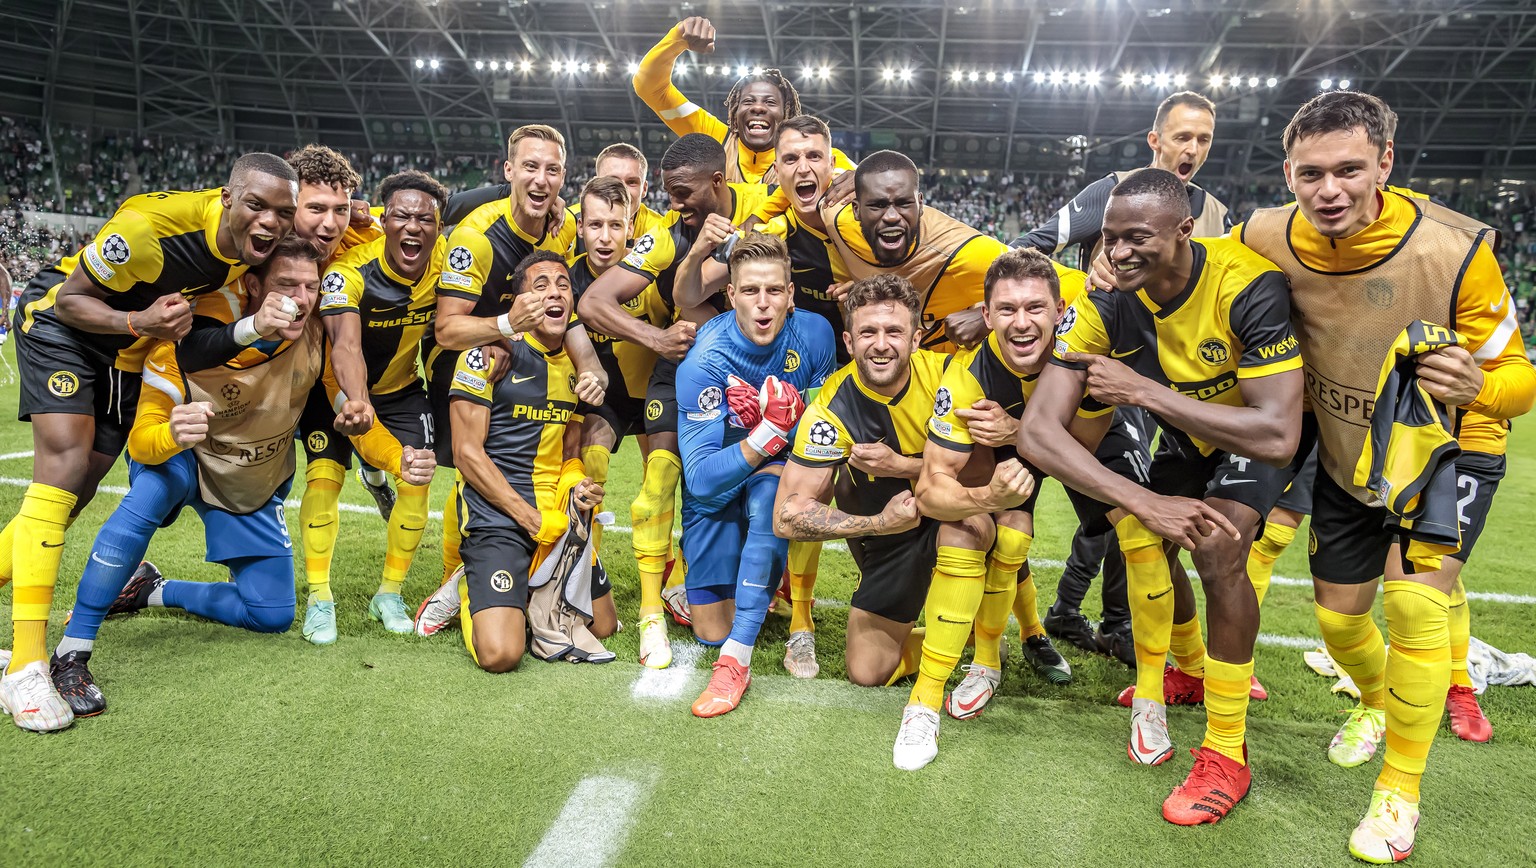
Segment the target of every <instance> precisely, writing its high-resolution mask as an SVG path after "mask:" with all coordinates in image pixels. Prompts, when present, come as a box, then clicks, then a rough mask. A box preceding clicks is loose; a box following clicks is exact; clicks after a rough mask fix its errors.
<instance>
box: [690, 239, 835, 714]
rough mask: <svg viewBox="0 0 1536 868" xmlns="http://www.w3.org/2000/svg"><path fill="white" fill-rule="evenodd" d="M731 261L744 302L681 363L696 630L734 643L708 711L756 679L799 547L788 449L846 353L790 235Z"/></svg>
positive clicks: (713, 682) (722, 707)
mask: <svg viewBox="0 0 1536 868" xmlns="http://www.w3.org/2000/svg"><path fill="white" fill-rule="evenodd" d="M698 243H700V244H704V243H707V242H706V241H705V239H704V238H702V237H701V238H700V240H699V242H698ZM729 265H730V269H731V283H730V285H729V286H728V287H727V288H726V294H727V297H728V298H729V300H730V303H731V306H732V308H733V310H732V311H730V312H727V313H724V314H721V315H720V316H717V317H715V318H714V319H712V320H710V321H709V322H708V323H705V324H704V326H703V327H701V328H700V329H699V332H698V340H697V342H696V343H695V344H694V345H693V348H692V349H690V350H689V351H688V355H687V357H686V358H684V359H683V361H682V364H680V365H679V366H678V369H677V404H678V413H679V419H678V426H679V431H678V442H679V444H680V446H681V447H682V458H683V557H684V558H686V559H687V561H688V577H687V579H686V584H687V589H688V605H689V607H690V609H691V610H692V615H693V632H694V635H696V636H697V637H698V638H699V640H700V641H702V642H704V643H705V644H708V645H722V647H721V649H720V659H719V660H718V661H716V663H715V667H714V668H715V674H714V676H713V677H712V678H711V679H710V681H709V687H707V688H705V690H704V692H703V693H702V694H700V696H699V698H698V700H697V701H695V702H694V704H693V713H694V714H695V715H697V716H699V717H715V716H717V715H721V714H725V713H726V712H728V711H731V710H732V709H734V708H736V706H737V705H739V704H740V703H741V697H742V694H744V693H745V692H746V690H747V685H748V684H749V683H750V682H751V675H750V674H749V672H748V666H749V665H750V664H751V662H752V648H753V646H754V645H755V644H756V643H757V634H758V631H759V630H761V629H762V626H763V618H764V617H765V616H766V615H767V614H768V606H769V604H770V603H771V602H772V598H773V592H774V589H775V588H776V587H778V583H779V581H778V580H779V577H780V576H781V575H782V574H783V572H784V561H785V557H786V555H787V549H788V546H789V544H788V542H787V541H785V540H782V539H779V538H778V537H777V536H775V535H774V533H773V502H774V498H775V497H776V495H777V492H778V483H779V476H778V473H779V470H780V468H781V466H782V461H783V457H782V456H783V455H784V453H785V452H786V451H787V450H788V447H789V438H790V437H791V436H792V434H793V432H794V429H795V423H796V422H797V421H799V418H800V414H801V413H802V412H804V410H805V404H804V402H803V400H802V399H801V397H800V395H801V393H802V392H808V391H810V390H811V389H814V388H816V387H817V386H819V385H820V384H821V382H822V381H823V380H825V379H826V378H827V375H828V374H830V373H831V372H832V365H833V359H834V357H835V352H834V348H833V342H834V340H835V338H833V336H832V327H831V325H829V324H828V323H827V321H826V320H825V319H822V318H821V317H819V316H817V315H815V314H813V313H802V312H797V311H795V309H794V304H793V292H794V288H793V286H791V284H790V267H789V251H788V250H787V249H785V247H784V242H783V241H780V240H779V239H777V238H773V237H770V236H766V235H759V234H756V233H753V234H750V235H748V236H746V237H745V238H744V239H742V240H741V241H740V242H738V243H737V244H736V247H735V249H734V250H732V251H731V256H730V262H729ZM758 383H761V384H762V385H761V398H760V397H759V387H758V386H757V385H754V384H758Z"/></svg>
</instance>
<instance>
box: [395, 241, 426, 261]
mask: <svg viewBox="0 0 1536 868" xmlns="http://www.w3.org/2000/svg"><path fill="white" fill-rule="evenodd" d="M421 251H422V246H421V241H420V240H418V239H415V238H402V239H400V263H401V264H402V265H404V266H405V267H407V268H410V267H412V266H414V265H415V264H416V263H417V262H420V261H421Z"/></svg>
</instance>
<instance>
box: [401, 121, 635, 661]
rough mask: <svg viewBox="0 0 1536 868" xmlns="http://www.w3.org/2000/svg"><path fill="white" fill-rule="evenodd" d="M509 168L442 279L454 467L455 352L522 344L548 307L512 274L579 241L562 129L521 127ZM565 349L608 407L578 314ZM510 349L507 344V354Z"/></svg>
mask: <svg viewBox="0 0 1536 868" xmlns="http://www.w3.org/2000/svg"><path fill="white" fill-rule="evenodd" d="M505 172H506V175H507V177H508V178H509V179H511V184H512V186H511V188H510V189H511V195H510V196H508V197H507V198H504V199H499V200H497V201H495V202H490V203H488V204H485V205H482V206H480V207H479V208H476V209H475V210H474V211H473V212H472V213H471V214H470V215H469V216H468V217H466V218H464V220H463V221H462V222H460V223H459V224H458V225H457V226H455V227H454V229H453V232H452V234H450V235H449V236H448V253H447V256H446V257H445V258H444V261H443V270H442V273H441V274H440V275H439V276H438V281H437V320H436V322H435V324H434V326H433V331H432V336H431V339H430V340H429V341H428V342H427V343H426V345H424V346H423V350H424V352H425V354H426V357H427V394H428V397H429V398H431V400H432V417H433V419H434V424H435V425H436V430H435V436H434V441H435V443H436V444H437V445H436V451H437V462H438V464H440V465H444V466H448V467H452V466H453V445H452V444H453V436H452V419H453V417H452V414H451V413H450V412H449V401H448V392H449V389H450V387H451V386H452V380H453V376H454V370H455V368H456V367H457V359H456V358H455V355H456V354H457V353H460V352H463V351H465V350H469V349H472V348H478V347H484V346H489V345H494V344H498V343H502V342H510V341H515V339H516V337H517V336H518V335H520V334H521V333H523V332H524V331H527V330H528V329H529V328H531V327H532V326H533V325H534V324H535V323H540V322H542V321H543V311H544V307H543V302H542V301H541V300H540V299H539V298H537V297H535V295H534V294H528V293H524V294H522V295H521V296H519V294H518V293H516V292H514V291H513V290H512V286H511V275H512V274H513V272H514V271H515V270H516V268H517V265H518V263H520V262H522V261H523V259H525V258H526V257H527V256H528V255H529V254H531V253H532V252H533V251H534V250H549V251H553V252H555V253H558V254H560V255H561V256H565V255H566V253H567V251H569V250H570V247H571V243H572V242H573V241H574V240H575V237H576V223H575V221H573V220H566V221H563V222H562V223H561V224H560V227H559V228H558V229H557V230H553V231H552V230H550V228H549V224H550V220H549V217H550V214H551V212H552V210H553V209H554V206H555V200H556V197H557V196H558V195H559V193H560V185H561V184H562V183H564V181H565V137H564V136H562V135H561V134H560V131H559V130H556V129H555V128H553V127H549V126H545V125H543V124H528V125H526V126H521V127H518V128H517V129H515V130H513V131H512V134H511V135H510V136H508V137H507V161H506V166H505ZM567 311H568V312H569V307H568V308H567ZM565 347H566V351H567V352H568V353H569V354H570V357H571V359H572V362H573V363H574V364H575V365H576V370H577V380H576V388H577V394H578V395H579V396H580V397H581V398H582V400H584V401H586V402H587V403H589V404H593V405H596V404H600V403H602V391H603V387H604V386H605V385H606V383H605V382H604V380H605V379H606V375H605V374H604V373H603V371H602V366H601V364H600V363H599V362H598V360H597V355H596V353H595V352H594V351H593V348H592V342H591V341H590V340H588V339H587V336H586V330H585V329H584V328H582V326H581V323H580V322H579V321H578V320H576V319H575V317H574V316H572V321H571V323H570V332H569V333H568V334H567V335H566V340H565ZM508 349H510V347H509V346H507V345H506V344H504V343H503V345H502V349H501V351H503V352H504V351H507V350H508ZM456 508H457V504H456V501H455V500H453V499H450V500H449V501H448V506H447V508H446V509H445V510H444V513H443V529H444V533H443V572H444V575H445V576H449V575H452V574H453V571H454V570H455V569H456V568H457V567H458V565H459V555H458V527H459V524H460V522H459V517H457V516H455V515H454V510H455V509H456ZM396 614H399V615H401V616H402V618H403V621H395V622H394V625H393V626H390V625H388V624H386V627H387V628H388V629H390V630H391V631H395V630H397V628H398V629H399V630H401V631H409V630H410V629H411V621H410V618H409V617H406V616H404V613H403V611H402V612H399V613H396ZM391 620H393V618H391Z"/></svg>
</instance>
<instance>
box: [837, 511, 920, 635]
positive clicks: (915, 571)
mask: <svg viewBox="0 0 1536 868" xmlns="http://www.w3.org/2000/svg"><path fill="white" fill-rule="evenodd" d="M939 524H940V523H939V522H937V521H934V520H933V519H931V518H924V519H923V520H922V521H921V522H920V523H919V524H918V526H917V527H914V528H912V529H911V530H909V531H906V532H904V533H898V534H891V535H888V536H866V537H855V538H853V539H850V540H848V552H849V554H851V555H853V560H854V563H855V564H857V565H858V567H859V585H858V587H857V588H854V591H853V600H852V601H851V602H850V605H852V606H853V608H855V609H863V610H864V611H866V612H868V613H870V614H871V615H879V616H880V617H882V618H888V619H890V620H892V621H898V622H901V623H910V622H913V621H916V620H917V616H918V613H920V612H922V611H923V603H924V601H925V600H927V598H928V583H929V582H931V581H932V580H933V564H934V560H935V559H936V558H937V557H938V537H939Z"/></svg>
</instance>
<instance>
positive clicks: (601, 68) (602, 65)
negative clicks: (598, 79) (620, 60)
mask: <svg viewBox="0 0 1536 868" xmlns="http://www.w3.org/2000/svg"><path fill="white" fill-rule="evenodd" d="M593 69H596V70H597V74H598V75H607V74H608V61H606V60H599V61H598V62H597V65H596V66H594V67H593Z"/></svg>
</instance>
